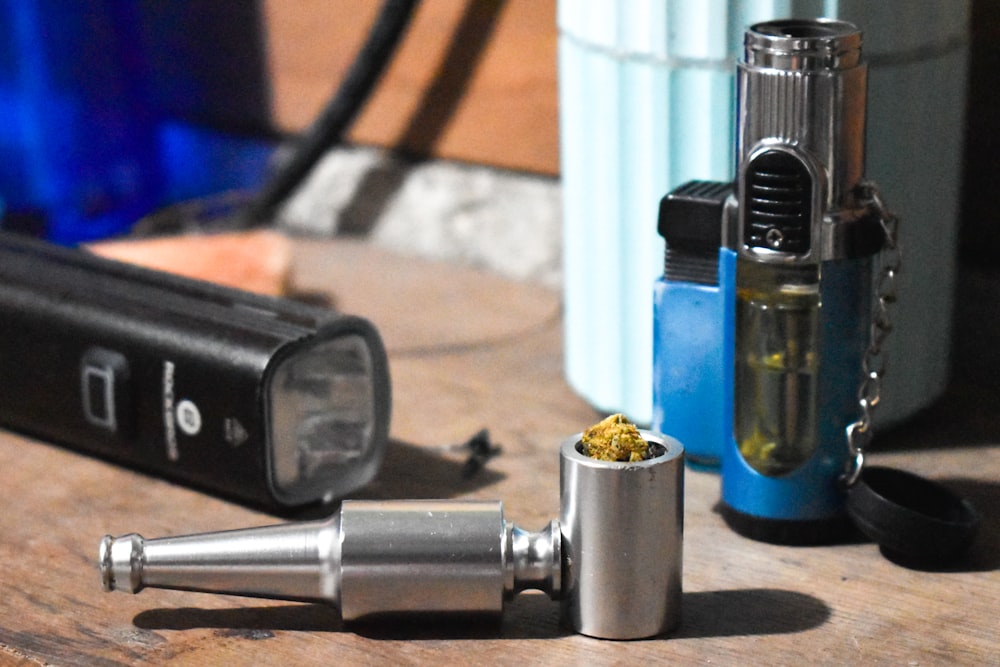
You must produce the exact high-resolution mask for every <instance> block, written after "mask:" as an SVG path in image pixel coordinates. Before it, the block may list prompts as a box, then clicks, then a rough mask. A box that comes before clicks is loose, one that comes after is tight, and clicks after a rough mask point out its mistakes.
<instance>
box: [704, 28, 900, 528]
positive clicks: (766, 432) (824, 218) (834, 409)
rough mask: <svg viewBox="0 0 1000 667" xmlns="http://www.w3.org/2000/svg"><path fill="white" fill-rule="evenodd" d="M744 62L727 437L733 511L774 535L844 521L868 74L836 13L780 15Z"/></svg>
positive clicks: (869, 234) (864, 272)
mask: <svg viewBox="0 0 1000 667" xmlns="http://www.w3.org/2000/svg"><path fill="white" fill-rule="evenodd" d="M744 46H745V48H744V57H743V60H742V61H741V62H740V63H739V70H738V101H739V112H738V127H737V153H736V158H737V173H736V205H735V206H731V207H730V208H729V210H730V211H733V212H734V213H732V214H731V215H730V217H729V220H728V224H727V225H726V227H725V232H726V239H725V245H727V246H728V248H729V249H730V251H731V253H732V255H733V258H732V259H729V260H725V259H724V260H723V261H727V262H729V265H730V266H732V267H734V270H733V271H732V273H734V274H735V288H734V291H735V295H734V296H733V297H732V298H733V300H734V301H735V329H734V338H735V353H734V357H735V359H734V370H733V376H732V380H731V382H732V385H733V386H732V389H731V390H730V395H731V396H732V404H733V411H732V419H733V425H732V440H731V442H730V444H728V445H727V444H724V446H723V456H722V497H723V510H724V512H723V514H724V515H725V516H726V518H727V520H728V521H729V522H730V525H732V526H733V527H734V528H735V529H736V530H738V531H739V532H742V533H744V534H747V535H749V536H751V537H756V538H760V539H766V540H770V541H778V542H805V543H814V542H826V541H830V540H831V539H835V537H834V535H835V534H836V532H837V531H838V530H839V527H840V526H842V525H844V524H845V522H844V521H843V519H844V496H843V490H842V489H841V488H840V485H839V483H838V480H839V477H840V475H841V471H842V470H843V467H844V461H845V460H846V454H847V444H846V437H845V435H844V433H845V428H846V427H847V425H848V424H849V423H851V422H852V421H853V420H854V419H855V417H856V415H857V410H858V407H857V405H858V403H857V386H858V383H859V381H860V377H861V363H862V357H863V354H864V349H865V345H866V343H867V338H868V333H869V327H870V322H871V312H870V299H871V272H872V268H871V267H872V265H871V258H872V256H873V255H874V254H875V253H876V252H877V251H878V250H879V248H880V247H881V243H882V235H881V231H880V229H879V227H878V223H877V221H876V220H874V219H873V217H872V215H871V214H870V211H869V210H868V209H867V208H866V207H865V206H864V205H863V204H862V203H861V202H859V201H858V200H859V194H858V193H859V186H860V185H861V183H862V179H863V176H864V166H865V165H864V134H865V104H866V88H867V67H866V65H865V63H864V61H863V60H862V57H861V32H860V31H859V30H858V29H857V28H856V27H855V26H853V25H852V24H850V23H846V22H841V21H828V20H816V21H796V20H788V21H773V22H768V23H763V24H758V25H755V26H753V27H751V28H750V29H749V30H748V31H747V32H746V35H745V40H744Z"/></svg>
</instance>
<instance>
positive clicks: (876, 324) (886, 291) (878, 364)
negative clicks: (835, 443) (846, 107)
mask: <svg viewBox="0 0 1000 667" xmlns="http://www.w3.org/2000/svg"><path fill="white" fill-rule="evenodd" d="M858 199H859V201H860V203H861V204H862V205H863V207H864V208H865V209H868V210H869V211H870V213H872V214H874V215H876V216H878V221H879V224H880V225H881V226H882V234H883V236H884V237H885V241H884V244H883V246H882V252H881V253H879V268H878V275H877V276H876V278H875V284H874V286H873V287H874V289H873V297H874V306H873V309H872V323H871V338H870V340H869V342H868V349H867V350H865V356H864V358H863V359H862V361H861V371H862V374H863V376H864V377H863V379H862V381H861V385H860V386H859V387H858V406H859V407H860V411H861V416H860V417H859V418H858V420H857V421H855V422H852V423H851V424H849V425H848V426H847V429H846V432H847V449H848V451H849V453H850V457H849V458H848V461H847V466H846V469H845V471H844V475H843V477H842V478H841V481H842V482H843V484H844V485H845V486H847V487H851V486H853V485H854V483H855V482H857V481H858V478H859V477H860V476H861V470H862V468H864V465H865V451H866V449H867V448H868V445H869V443H870V442H871V439H872V413H873V411H874V410H875V408H876V407H878V404H879V401H881V399H882V380H883V379H884V378H885V373H886V369H887V364H888V353H887V352H886V350H885V348H884V346H885V341H886V339H887V338H888V337H889V334H890V333H892V326H893V322H892V318H891V317H890V312H889V308H890V306H891V305H892V304H893V303H895V302H896V289H897V278H898V276H899V271H900V268H901V267H902V254H901V253H900V250H899V236H898V233H899V218H898V217H897V216H896V215H894V214H893V213H892V212H891V211H889V209H888V208H887V207H886V205H885V202H884V201H883V199H882V193H881V191H880V190H879V187H878V185H876V184H875V183H874V182H872V181H864V182H862V183H860V184H859V185H858Z"/></svg>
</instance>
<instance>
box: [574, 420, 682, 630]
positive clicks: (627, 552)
mask: <svg viewBox="0 0 1000 667" xmlns="http://www.w3.org/2000/svg"><path fill="white" fill-rule="evenodd" d="M641 433H642V436H643V438H645V439H646V440H647V442H650V443H652V444H653V446H654V447H655V448H656V449H657V450H658V453H657V455H656V456H654V457H653V458H651V459H647V460H645V461H637V462H621V463H620V462H608V461H597V460H595V459H592V458H590V457H588V456H585V455H584V454H582V453H580V451H579V449H578V445H579V443H580V435H576V436H573V437H571V438H567V439H566V440H565V441H563V443H562V447H561V448H560V482H561V483H560V486H561V489H562V497H561V507H562V513H561V518H560V524H561V526H562V531H563V558H564V562H565V563H566V568H565V575H566V578H565V580H564V582H563V601H562V605H563V614H564V617H565V618H566V620H567V621H568V622H569V623H570V624H571V625H572V626H573V629H574V630H576V631H577V632H580V633H582V634H585V635H590V636H592V637H600V638H604V639H638V638H641V637H652V636H654V635H658V634H662V633H664V632H668V631H670V630H671V629H673V628H675V627H676V626H677V624H678V623H679V622H680V611H681V571H682V568H681V561H682V541H683V523H684V456H683V448H682V447H681V445H680V443H678V442H677V441H676V440H674V439H672V438H668V437H665V436H662V435H658V434H654V433H650V432H648V431H641Z"/></svg>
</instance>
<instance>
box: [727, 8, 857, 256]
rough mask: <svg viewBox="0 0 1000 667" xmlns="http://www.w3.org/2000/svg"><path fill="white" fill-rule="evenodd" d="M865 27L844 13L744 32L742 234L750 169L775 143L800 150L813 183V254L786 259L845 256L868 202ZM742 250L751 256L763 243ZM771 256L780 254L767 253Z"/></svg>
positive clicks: (739, 151)
mask: <svg viewBox="0 0 1000 667" xmlns="http://www.w3.org/2000/svg"><path fill="white" fill-rule="evenodd" d="M861 42H862V38H861V32H860V31H859V30H858V29H857V28H856V27H855V26H853V25H852V24H850V23H846V22H843V21H828V20H819V21H816V20H812V21H796V20H788V21H772V22H768V23H761V24H757V25H755V26H752V27H751V28H750V30H748V31H747V32H746V34H745V37H744V55H743V60H742V61H741V62H740V63H739V70H738V77H737V81H738V118H737V132H736V135H737V147H736V158H737V162H738V164H739V166H740V172H741V173H739V174H738V175H737V183H738V184H739V190H740V191H739V193H738V198H739V201H740V202H741V205H740V216H739V217H740V218H741V219H740V220H739V223H738V225H737V230H736V234H737V237H736V238H738V239H740V240H741V241H742V234H743V228H744V220H743V219H742V218H743V216H744V215H746V212H747V211H748V210H749V209H750V207H748V206H747V205H746V197H747V193H746V192H745V191H744V184H745V173H744V172H745V169H746V168H747V166H748V165H749V164H750V162H751V160H752V159H753V157H755V156H756V155H759V154H761V153H763V152H765V151H768V150H781V151H784V152H788V153H792V154H794V155H795V156H796V157H797V158H798V159H799V160H800V161H801V162H802V164H803V165H805V166H806V168H807V169H808V171H809V172H810V175H811V177H812V180H813V182H814V183H816V184H818V187H815V188H814V189H813V190H814V191H813V195H812V196H813V201H812V207H811V208H812V215H813V219H812V221H811V223H810V226H811V229H812V232H811V237H812V239H813V243H812V246H811V248H810V250H809V252H808V253H807V254H804V255H801V256H793V255H789V256H788V257H784V258H777V259H778V260H781V259H784V260H785V261H793V262H808V263H817V262H819V261H824V260H828V259H837V258H840V257H843V256H844V255H845V253H846V252H847V249H848V248H849V247H850V240H849V237H850V235H851V234H853V233H854V230H853V229H852V227H853V226H854V225H855V223H856V219H857V218H858V216H859V212H860V211H861V209H862V208H863V207H861V206H860V205H858V203H857V202H856V201H855V196H854V188H855V186H856V185H857V184H858V183H859V182H860V181H861V179H862V178H863V176H864V158H865V105H866V99H867V76H868V74H867V71H868V67H867V64H866V63H865V62H864V61H863V59H862V57H861ZM738 250H739V251H740V252H741V253H743V254H747V255H750V256H756V255H759V254H761V253H762V252H763V253H764V254H767V251H762V250H760V249H754V248H746V247H744V244H743V243H742V242H741V243H739V244H738ZM767 259H768V260H770V261H775V260H776V258H775V257H773V256H770V255H769V256H768V257H767Z"/></svg>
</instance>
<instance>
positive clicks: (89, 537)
mask: <svg viewBox="0 0 1000 667" xmlns="http://www.w3.org/2000/svg"><path fill="white" fill-rule="evenodd" d="M295 266H296V273H295V279H294V282H295V284H296V286H297V287H298V288H299V289H303V290H307V291H317V290H320V291H324V292H327V293H329V294H331V295H332V296H333V297H334V299H335V300H336V302H337V304H338V305H339V307H340V308H341V309H343V310H345V311H347V312H352V313H356V314H360V315H364V316H367V317H369V318H370V319H372V320H373V321H374V322H375V323H376V324H377V325H378V326H379V328H380V330H381V331H382V333H383V335H384V337H385V339H386V341H387V344H388V347H389V350H390V358H391V367H392V373H393V381H394V397H393V398H394V415H393V424H392V436H393V438H392V444H391V449H390V453H389V455H388V457H387V460H386V463H385V466H384V468H383V470H382V472H381V474H380V475H379V477H378V479H377V480H376V481H375V482H374V483H373V484H372V485H371V486H370V487H369V488H367V489H366V490H365V491H364V492H363V493H361V494H359V495H360V497H365V498H433V497H450V498H480V499H494V498H496V499H502V500H503V501H504V502H505V504H506V511H507V516H508V517H509V518H511V519H512V520H514V521H515V522H516V523H518V524H519V525H521V526H523V527H525V528H529V529H537V528H540V527H541V526H543V525H544V524H545V523H546V522H547V521H548V520H549V519H551V518H554V517H556V516H558V483H559V482H558V454H557V447H558V444H559V442H560V440H561V438H563V437H564V436H565V435H567V434H570V433H573V432H576V431H579V430H580V429H581V428H583V427H585V426H587V425H589V424H590V423H592V422H593V421H594V420H595V419H596V418H597V417H598V415H597V414H596V413H595V412H594V411H593V410H592V409H591V408H590V407H589V406H588V405H587V404H585V403H584V402H583V401H582V400H581V399H579V398H578V397H577V396H575V395H574V394H573V392H572V391H571V390H570V389H569V388H568V387H567V386H566V384H565V382H564V380H563V378H562V365H561V322H560V317H559V298H558V295H557V294H555V293H552V292H549V291H546V290H544V289H542V288H538V287H534V286H530V285H521V284H514V283H510V282H506V281H504V280H501V279H499V278H496V277H493V276H489V275H484V274H481V273H477V272H475V271H473V270H470V269H465V268H460V267H456V266H451V265H442V264H433V263H427V262H424V261H421V260H415V259H407V258H402V257H398V256H394V255H390V254H386V253H385V252H383V251H379V250H376V249H374V248H372V247H369V246H367V245H364V244H360V243H351V242H345V241H333V242H304V241H299V242H296V244H295ZM987 389H988V390H983V389H982V388H981V387H977V386H973V385H959V386H956V387H954V388H952V389H951V390H950V391H949V394H948V395H947V396H946V397H945V399H944V401H943V402H942V403H941V407H939V408H935V409H934V410H932V411H931V413H929V416H926V417H923V418H921V419H918V420H916V421H915V422H914V423H912V424H910V425H907V426H905V427H902V428H899V429H896V430H895V431H894V432H892V433H889V434H887V435H884V436H883V437H881V438H880V439H879V440H877V441H876V444H877V446H878V448H879V449H881V450H883V453H882V454H880V455H877V456H876V457H875V458H876V459H877V460H879V461H881V462H885V463H889V464H891V465H897V466H901V467H905V468H907V469H910V470H914V471H917V472H919V473H922V474H925V475H928V476H930V477H934V478H936V479H939V480H945V481H948V482H950V483H951V484H952V485H953V486H954V487H955V488H956V489H958V490H959V491H961V492H962V493H964V494H966V495H967V496H968V497H970V498H971V499H972V500H974V501H975V502H976V503H977V504H978V505H979V507H980V508H981V510H982V511H983V513H984V515H985V523H984V526H983V531H982V534H981V535H980V538H979V540H978V541H977V543H976V544H975V545H974V548H973V550H972V552H971V553H970V555H969V557H968V558H967V559H966V561H965V562H963V563H962V564H961V565H960V566H959V567H957V568H956V569H955V570H954V571H949V572H922V571H915V570H909V569H904V568H902V567H900V566H897V565H894V564H892V563H890V562H888V561H887V560H885V559H884V558H882V556H880V554H879V552H878V550H877V548H876V547H874V546H873V545H871V544H864V543H857V544H847V545H843V546H836V547H824V548H790V547H778V546H771V545H767V544H761V543H756V542H752V541H749V540H746V539H743V538H741V537H739V536H737V535H736V534H735V533H733V532H732V531H730V530H729V529H728V528H727V527H726V526H725V525H724V524H723V522H722V520H721V519H720V517H719V516H718V514H717V513H716V511H715V509H714V508H715V505H716V503H717V500H718V495H719V480H718V477H717V476H715V475H712V474H708V473H700V472H693V471H688V473H687V476H686V503H687V507H686V527H685V545H684V552H685V562H684V588H685V593H684V599H683V615H684V620H683V623H682V626H681V628H680V630H679V631H678V632H676V633H675V634H673V635H672V636H669V637H661V638H656V639H651V640H646V641H633V642H609V641H600V640H595V639H591V638H588V637H584V636H580V635H576V634H573V633H572V632H569V631H567V630H566V629H564V628H563V627H561V626H560V622H559V607H558V605H557V604H556V603H553V602H551V601H549V600H548V599H547V598H545V597H544V596H541V595H522V596H521V597H520V598H518V599H516V600H515V601H513V602H512V603H510V604H509V605H508V608H507V610H506V613H505V615H504V617H503V619H502V620H500V621H499V622H497V623H489V622H486V623H484V622H469V623H460V624H459V623H452V624H440V623H439V624H435V625H431V626H429V627H425V626H420V625H418V624H415V623H399V624H388V625H381V626H374V627H370V626H358V627H352V626H348V627H346V628H345V627H344V625H343V624H342V623H341V622H340V620H339V618H338V616H337V613H336V612H335V611H334V610H333V609H330V608H327V607H324V606H319V605H299V604H292V603H288V602H280V601H275V602H271V601H267V600H257V599H248V598H238V597H229V596H213V595H202V594H194V593H183V592H176V591H159V590H148V591H144V592H143V593H142V594H140V595H137V596H129V595H122V594H117V593H116V594H107V593H104V592H102V590H101V586H100V581H99V577H98V572H97V567H96V554H97V545H98V541H99V539H100V537H101V536H102V535H103V534H105V533H113V534H122V533H126V532H131V531H136V532H139V533H142V534H143V535H145V536H147V537H159V536H164V535H169V534H182V533H189V532H198V531H207V530H221V529H227V528H238V527H247V526H252V525H260V524H266V523H273V522H276V521H278V519H276V518H275V517H271V516H267V515H264V514H260V513H258V512H255V511H252V510H249V509H246V508H244V507H241V506H238V505H234V504H231V503H229V502H226V501H223V500H219V499H217V498H214V497H210V496H206V495H203V494H200V493H197V492H195V491H192V490H189V489H186V488H182V487H179V486H174V485H172V484H169V483H167V482H163V481H159V480H156V479H152V478H149V477H146V476H143V475H141V474H137V473H134V472H130V471H128V470H125V469H121V468H117V467H114V466H111V465H109V464H106V463H103V462H101V461H98V460H95V459H92V458H89V457H86V456H81V455H78V454H76V453H73V452H71V451H68V450H65V449H62V448H60V447H57V446H53V445H50V444H45V443H41V442H36V441H32V440H29V439H26V438H23V437H21V436H18V435H14V434H10V433H5V432H0V470H2V471H3V479H4V487H5V488H4V500H3V509H4V511H3V512H2V513H0V563H2V564H3V576H2V582H0V593H2V596H0V600H2V604H0V663H3V664H22V665H29V664H50V663H51V664H88V663H93V664H119V663H129V664H131V663H137V662H150V663H160V662H166V661H174V660H176V661H178V662H180V663H185V664H211V665H222V664H225V665H233V664H248V665H250V664H253V665H258V664H313V663H316V664H323V663H325V664H355V663H386V664H388V663H393V664H400V663H432V662H433V663H436V664H459V663H482V664H525V663H529V662H530V663H536V662H551V663H557V662H558V663H563V664H580V663H585V664H591V663H626V664H639V663H640V661H646V660H652V659H659V660H660V661H663V662H666V661H670V662H671V663H672V664H689V663H695V662H705V663H709V662H711V663H715V664H769V665H773V664H795V665H800V664H845V663H849V664H903V665H905V664H921V665H926V664H959V663H960V664H976V665H978V664H1000V575H998V568H1000V524H998V516H997V513H996V512H995V510H994V508H995V507H996V506H997V503H998V501H1000V482H998V479H1000V446H998V445H997V442H998V441H1000V438H998V437H997V436H998V431H997V429H996V424H997V419H996V416H995V410H996V405H997V403H996V402H995V401H996V397H997V391H996V388H995V387H994V388H992V389H989V388H987ZM990 392H992V393H990ZM484 427H485V428H489V429H490V432H491V433H492V435H493V438H494V440H495V441H496V442H498V443H500V444H501V445H502V446H503V453H502V454H501V455H500V456H499V457H497V458H495V459H493V460H491V461H490V462H489V464H488V466H487V467H486V469H484V470H482V471H480V472H479V474H477V475H476V476H474V477H472V478H468V479H466V478H463V477H462V475H461V467H462V463H463V458H462V457H461V456H460V455H458V454H455V453H454V452H450V451H448V450H447V448H445V447H444V445H447V444H449V443H457V442H461V441H464V440H465V439H467V438H468V437H470V436H471V435H472V434H473V433H475V432H476V431H477V430H479V429H481V428H484Z"/></svg>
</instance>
